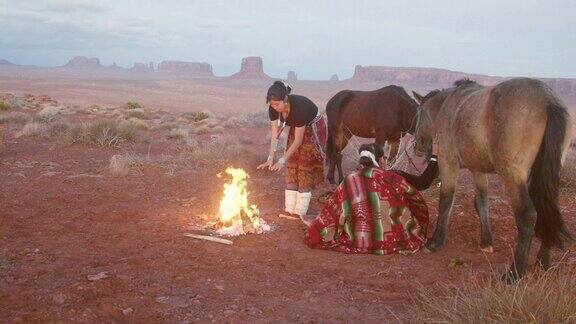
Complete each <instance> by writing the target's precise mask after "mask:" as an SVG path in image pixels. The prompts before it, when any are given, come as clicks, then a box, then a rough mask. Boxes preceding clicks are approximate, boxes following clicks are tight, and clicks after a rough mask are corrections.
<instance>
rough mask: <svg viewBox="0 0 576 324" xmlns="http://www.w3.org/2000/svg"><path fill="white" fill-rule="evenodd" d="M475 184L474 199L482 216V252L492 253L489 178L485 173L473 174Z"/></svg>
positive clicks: (479, 214)
mask: <svg viewBox="0 0 576 324" xmlns="http://www.w3.org/2000/svg"><path fill="white" fill-rule="evenodd" d="M472 175H473V176H474V184H475V186H476V196H475V197H474V208H475V209H476V213H478V216H480V250H482V251H483V252H488V253H492V252H494V248H493V247H492V231H491V230H490V221H489V220H488V177H487V176H486V174H484V173H479V172H473V173H472Z"/></svg>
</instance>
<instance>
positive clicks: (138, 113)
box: [126, 108, 150, 119]
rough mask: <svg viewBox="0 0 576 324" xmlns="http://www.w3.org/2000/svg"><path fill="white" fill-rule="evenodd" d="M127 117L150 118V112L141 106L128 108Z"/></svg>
mask: <svg viewBox="0 0 576 324" xmlns="http://www.w3.org/2000/svg"><path fill="white" fill-rule="evenodd" d="M126 117H127V118H137V119H150V117H149V116H148V114H147V113H146V112H145V111H144V110H142V109H139V108H136V109H130V110H127V111H126Z"/></svg>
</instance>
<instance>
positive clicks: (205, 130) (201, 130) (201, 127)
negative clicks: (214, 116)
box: [192, 125, 210, 135]
mask: <svg viewBox="0 0 576 324" xmlns="http://www.w3.org/2000/svg"><path fill="white" fill-rule="evenodd" d="M192 132H193V133H194V134H197V135H201V134H208V133H210V128H209V127H208V126H206V125H199V126H197V127H194V129H193V130H192Z"/></svg>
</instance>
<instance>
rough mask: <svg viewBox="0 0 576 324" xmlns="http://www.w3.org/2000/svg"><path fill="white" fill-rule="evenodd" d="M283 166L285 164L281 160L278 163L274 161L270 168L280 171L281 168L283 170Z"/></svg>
mask: <svg viewBox="0 0 576 324" xmlns="http://www.w3.org/2000/svg"><path fill="white" fill-rule="evenodd" d="M283 167H284V164H281V163H280V162H276V163H274V165H273V166H271V167H270V170H272V171H280V170H282V168H283Z"/></svg>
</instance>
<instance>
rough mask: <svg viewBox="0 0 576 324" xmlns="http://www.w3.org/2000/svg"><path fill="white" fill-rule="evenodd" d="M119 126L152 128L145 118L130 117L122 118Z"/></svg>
mask: <svg viewBox="0 0 576 324" xmlns="http://www.w3.org/2000/svg"><path fill="white" fill-rule="evenodd" d="M118 127H120V128H126V127H134V128H136V129H140V130H147V129H149V128H150V126H148V123H147V122H146V121H145V120H142V119H138V118H129V119H123V120H120V122H119V124H118Z"/></svg>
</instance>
